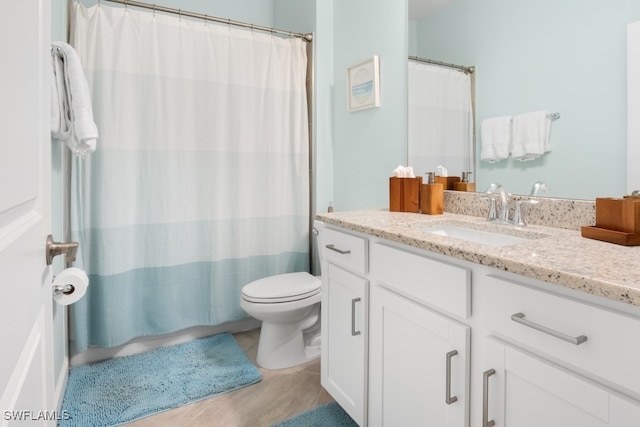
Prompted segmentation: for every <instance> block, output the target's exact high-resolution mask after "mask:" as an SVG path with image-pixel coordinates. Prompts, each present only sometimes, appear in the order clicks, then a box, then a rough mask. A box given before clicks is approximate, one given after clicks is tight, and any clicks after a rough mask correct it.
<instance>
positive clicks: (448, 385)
mask: <svg viewBox="0 0 640 427" xmlns="http://www.w3.org/2000/svg"><path fill="white" fill-rule="evenodd" d="M457 355H458V350H451V351H450V352H449V353H447V380H446V386H445V389H446V391H445V397H444V401H445V402H446V403H447V405H451V404H452V403H454V402H457V401H458V397H457V396H451V358H452V357H453V356H457Z"/></svg>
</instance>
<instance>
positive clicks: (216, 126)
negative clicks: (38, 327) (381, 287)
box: [70, 2, 309, 351]
mask: <svg viewBox="0 0 640 427" xmlns="http://www.w3.org/2000/svg"><path fill="white" fill-rule="evenodd" d="M70 15H71V23H72V24H71V43H72V45H73V46H74V47H75V48H76V50H77V51H78V54H79V56H80V58H81V60H82V62H83V66H84V67H85V72H86V74H87V80H88V81H89V86H90V90H91V96H92V99H93V106H94V117H95V121H96V123H97V124H98V127H99V129H100V139H99V141H98V144H97V151H96V152H95V153H93V154H91V155H89V156H87V157H86V158H85V159H75V160H74V166H73V168H74V172H73V177H72V208H71V211H72V212H71V214H72V237H73V238H74V240H78V241H79V242H80V248H81V251H80V252H81V253H80V254H79V257H78V262H77V263H76V266H78V267H81V268H84V269H85V270H86V271H87V273H88V274H89V279H90V286H89V291H88V293H87V295H86V298H84V299H83V300H81V302H79V303H77V304H75V305H74V306H73V308H72V312H71V315H72V322H71V326H72V328H71V329H72V339H74V341H75V342H74V345H75V347H76V349H77V350H79V351H82V350H84V349H86V348H87V347H88V346H92V345H95V346H102V347H110V346H116V345H119V344H122V343H125V342H126V341H128V340H131V339H132V338H134V337H139V336H146V335H158V334H163V333H169V332H174V331H177V330H181V329H184V328H187V327H191V326H195V325H217V324H221V323H224V322H227V321H234V320H239V319H243V318H245V317H247V315H246V314H245V313H244V311H243V310H242V309H241V308H240V304H239V301H240V289H241V288H242V286H243V285H245V284H246V283H248V282H250V281H252V280H255V279H258V278H261V277H265V276H268V275H272V274H278V273H284V272H292V271H304V270H308V268H309V255H308V251H309V139H308V138H309V136H308V118H307V100H306V90H305V79H306V61H307V58H306V47H305V46H304V42H303V41H301V40H300V39H297V38H296V39H283V38H279V37H277V36H272V35H266V34H260V33H257V32H252V31H247V30H242V29H237V28H232V27H228V26H225V25H215V24H212V23H205V22H203V21H195V20H189V19H186V18H183V17H178V16H167V15H162V14H160V13H152V12H150V11H149V12H142V11H139V10H135V9H132V8H114V7H108V6H105V5H102V4H97V5H96V6H94V7H91V8H85V7H84V6H82V5H81V4H79V3H77V2H76V3H74V4H73V5H72V10H71V14H70Z"/></svg>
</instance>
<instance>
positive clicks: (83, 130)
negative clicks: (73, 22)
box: [51, 42, 98, 156]
mask: <svg viewBox="0 0 640 427" xmlns="http://www.w3.org/2000/svg"><path fill="white" fill-rule="evenodd" d="M52 49H55V50H56V53H54V54H52V68H53V70H52V71H53V77H52V80H51V135H52V137H53V138H56V139H59V140H61V141H64V143H65V144H67V146H68V147H69V148H70V149H71V151H72V152H73V153H74V154H76V155H78V156H84V155H85V154H87V153H91V152H93V151H95V149H96V139H98V128H97V126H96V124H95V122H94V121H93V110H92V109H91V98H90V95H89V85H88V84H87V78H86V77H85V75H84V70H83V69H82V64H81V63H80V58H79V57H78V54H77V53H76V51H75V50H74V49H73V47H71V46H70V45H68V44H67V43H64V42H53V43H52Z"/></svg>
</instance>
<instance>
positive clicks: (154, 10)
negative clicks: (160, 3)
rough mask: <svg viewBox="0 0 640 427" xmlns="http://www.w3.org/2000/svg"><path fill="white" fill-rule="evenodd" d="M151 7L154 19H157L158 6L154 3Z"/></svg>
mask: <svg viewBox="0 0 640 427" xmlns="http://www.w3.org/2000/svg"><path fill="white" fill-rule="evenodd" d="M151 6H152V7H151V9H152V10H153V17H154V18H155V17H156V4H155V3H153V4H152V5H151Z"/></svg>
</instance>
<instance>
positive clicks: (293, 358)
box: [240, 221, 324, 369]
mask: <svg viewBox="0 0 640 427" xmlns="http://www.w3.org/2000/svg"><path fill="white" fill-rule="evenodd" d="M323 225H324V224H323V223H322V222H319V221H315V222H314V224H313V228H314V234H316V242H317V241H319V240H320V233H321V232H322V226H323ZM318 246H319V245H318ZM320 290H321V283H320V277H316V276H312V275H311V274H309V273H307V272H299V273H286V274H278V275H276V276H271V277H265V278H263V279H259V280H256V281H253V282H251V283H249V284H247V285H245V286H244V287H243V288H242V298H241V299H240V306H241V307H242V309H243V310H244V311H246V312H247V313H248V314H249V315H251V316H252V317H254V318H256V319H258V320H261V321H262V330H261V331H260V342H259V343H258V357H257V362H258V365H260V366H262V367H263V368H267V369H282V368H289V367H291V366H296V365H299V364H301V363H305V362H309V361H311V360H314V359H317V358H318V357H320V296H321V294H320Z"/></svg>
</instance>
